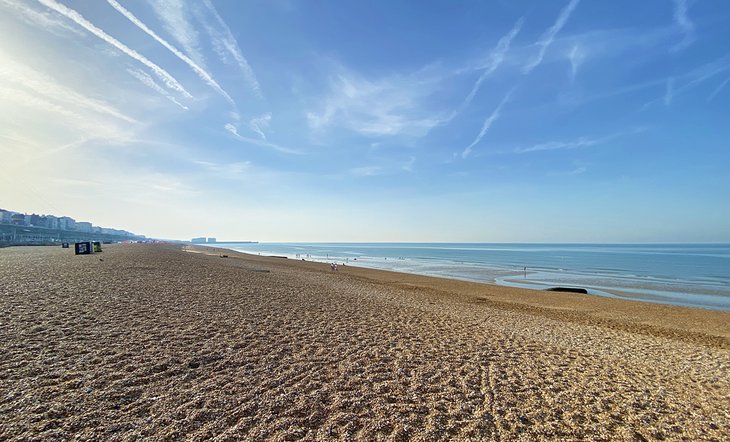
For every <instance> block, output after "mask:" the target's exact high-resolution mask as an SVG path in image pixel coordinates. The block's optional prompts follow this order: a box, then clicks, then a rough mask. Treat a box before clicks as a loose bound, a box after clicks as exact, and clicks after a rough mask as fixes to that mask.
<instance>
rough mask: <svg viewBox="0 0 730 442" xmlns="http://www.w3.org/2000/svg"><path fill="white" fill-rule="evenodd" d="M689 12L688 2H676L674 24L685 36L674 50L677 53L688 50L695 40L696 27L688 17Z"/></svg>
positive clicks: (680, 0)
mask: <svg viewBox="0 0 730 442" xmlns="http://www.w3.org/2000/svg"><path fill="white" fill-rule="evenodd" d="M687 10H688V5H687V0H674V23H675V24H676V25H677V27H678V28H679V29H680V30H681V31H682V33H683V34H684V38H683V39H682V41H681V42H679V43H678V44H677V45H676V46H674V47H673V48H672V50H673V51H675V52H676V51H679V50H682V49H684V48H686V47H687V46H689V45H690V44H692V41H693V40H694V30H695V25H694V23H693V22H692V20H690V18H689V16H688V15H687Z"/></svg>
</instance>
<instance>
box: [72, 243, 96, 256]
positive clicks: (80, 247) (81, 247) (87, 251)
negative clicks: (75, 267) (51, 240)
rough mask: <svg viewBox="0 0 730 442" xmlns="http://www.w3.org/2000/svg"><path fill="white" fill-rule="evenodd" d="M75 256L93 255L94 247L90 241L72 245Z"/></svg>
mask: <svg viewBox="0 0 730 442" xmlns="http://www.w3.org/2000/svg"><path fill="white" fill-rule="evenodd" d="M74 246H75V250H76V254H77V255H91V254H92V253H94V245H93V244H91V241H82V242H77V243H75V244H74Z"/></svg>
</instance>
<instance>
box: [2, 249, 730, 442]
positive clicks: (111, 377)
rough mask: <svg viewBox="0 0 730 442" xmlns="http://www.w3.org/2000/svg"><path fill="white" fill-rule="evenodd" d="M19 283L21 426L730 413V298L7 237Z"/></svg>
mask: <svg viewBox="0 0 730 442" xmlns="http://www.w3.org/2000/svg"><path fill="white" fill-rule="evenodd" d="M191 252H192V253H191ZM222 255H227V258H223V257H222ZM0 287H2V288H3V294H2V296H0V311H3V312H5V314H4V316H3V317H2V318H0V352H1V353H2V354H3V356H4V357H3V358H0V398H2V401H0V439H3V440H9V441H16V440H17V441H20V440H28V439H43V440H71V439H80V440H132V439H145V440H180V439H219V440H308V441H313V440H325V439H326V440H332V439H334V440H374V439H375V440H513V439H525V440H566V439H567V440H608V439H611V440H615V439H619V440H653V439H657V440H658V439H670V440H721V439H723V438H725V437H726V436H727V435H726V429H727V428H729V427H730V416H728V414H727V413H726V412H725V410H727V408H728V407H727V406H728V397H730V376H728V373H730V313H726V312H717V311H709V310H704V309H696V308H684V307H675V306H666V305H655V304H647V303H642V302H636V301H624V300H616V299H609V298H601V297H596V296H590V295H580V294H574V293H557V292H542V291H534V290H524V289H517V288H509V287H502V286H497V285H487V284H481V283H473V282H466V281H458V280H450V279H443V278H434V277H427V276H419V275H410V274H403V273H394V272H388V271H381V270H372V269H364V268H356V267H352V266H345V267H340V268H339V270H338V271H337V272H334V271H332V270H331V269H330V268H329V266H328V265H327V264H323V263H315V262H309V261H304V262H303V261H295V260H290V259H280V258H267V257H261V256H257V255H247V254H243V253H240V252H234V251H229V250H227V249H216V248H210V247H201V246H182V245H171V244H115V245H110V246H108V247H105V248H104V252H103V253H101V254H95V255H78V256H77V255H74V254H73V251H72V250H69V249H61V248H60V247H37V248H27V247H18V248H6V249H1V250H0Z"/></svg>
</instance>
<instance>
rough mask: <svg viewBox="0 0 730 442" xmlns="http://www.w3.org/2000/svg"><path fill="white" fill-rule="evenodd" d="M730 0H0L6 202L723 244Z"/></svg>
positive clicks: (211, 229) (304, 224)
mask: <svg viewBox="0 0 730 442" xmlns="http://www.w3.org/2000/svg"><path fill="white" fill-rule="evenodd" d="M728 24H730V3H726V2H721V1H707V0H705V1H700V0H696V1H692V0H686V1H682V0H675V1H673V0H649V1H644V2H635V1H613V2H603V1H600V2H599V1H588V0H583V1H579V0H568V1H565V0H561V1H532V2H528V1H505V0H501V1H463V2H453V1H430V2H396V1H390V0H388V1H368V2H364V1H363V2H355V1H319V2H297V1H288V0H272V1H263V0H256V1H254V0H251V1H233V0H230V1H223V0H220V1H212V0H211V1H208V0H205V1H192V0H191V1H184V0H150V1H131V0H98V1H97V0H94V1H92V0H86V1H81V0H78V1H69V0H0V158H2V162H1V164H2V166H1V169H2V171H1V172H0V207H4V208H8V209H12V210H19V211H28V212H39V213H52V214H57V215H69V216H73V217H75V218H77V219H84V220H89V221H91V222H93V223H95V224H98V225H103V226H109V227H117V228H125V229H129V230H132V231H135V232H139V233H143V234H147V235H149V236H155V237H164V238H189V237H192V236H198V235H207V236H217V237H218V238H219V239H239V240H243V239H252V240H259V241H465V242H466V241H474V242H477V241H485V242H490V241H495V242H498V241H512V242H529V241H531V242H543V241H544V242H574V241H575V242H683V241H702V242H704V241H708V242H730V221H728V220H730V198H728V193H729V192H728V189H730V173H728V164H730V153H729V148H730V145H729V143H730V141H729V140H730V46H728V44H727V42H728V41H730V27H729V26H728Z"/></svg>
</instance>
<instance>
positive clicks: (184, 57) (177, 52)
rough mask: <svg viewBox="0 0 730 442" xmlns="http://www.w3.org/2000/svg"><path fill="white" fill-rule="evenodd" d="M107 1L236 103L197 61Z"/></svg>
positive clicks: (118, 6)
mask: <svg viewBox="0 0 730 442" xmlns="http://www.w3.org/2000/svg"><path fill="white" fill-rule="evenodd" d="M106 1H107V3H109V4H110V5H111V7H112V8H114V9H116V10H117V11H118V12H119V13H120V14H122V15H123V16H125V17H126V18H127V19H128V20H129V21H131V22H132V23H134V24H135V25H136V26H137V27H138V28H140V29H141V30H143V31H144V32H145V33H147V35H149V36H150V37H152V38H154V39H155V40H156V41H157V42H158V43H159V44H161V45H162V46H164V47H165V48H167V50H169V51H170V52H172V53H173V54H175V56H176V57H177V58H179V59H180V60H182V61H183V62H185V63H186V64H187V65H188V66H190V68H191V69H192V70H193V71H194V72H195V73H196V74H198V76H199V77H200V78H201V79H202V80H203V81H204V82H206V83H207V84H208V85H209V86H210V87H212V88H213V89H215V91H216V92H218V93H219V94H221V95H222V96H223V98H225V99H226V101H228V102H229V103H231V104H232V105H233V106H235V105H236V104H235V103H234V102H233V99H232V98H231V96H230V95H228V93H227V92H226V91H224V90H223V88H222V87H220V85H219V84H218V83H217V82H216V81H215V80H214V79H213V77H212V76H211V75H210V74H209V73H207V72H206V71H205V70H204V69H203V68H201V67H200V66H199V65H198V64H197V63H195V62H194V61H193V60H192V59H191V58H190V57H188V56H187V55H185V54H184V53H182V52H181V51H180V50H178V49H177V48H176V47H174V46H173V45H171V44H170V43H168V42H167V41H165V40H164V39H163V38H162V37H160V36H159V35H157V33H155V31H153V30H152V29H150V28H149V27H148V26H147V25H145V24H144V23H143V22H142V21H141V20H140V19H138V18H137V17H136V16H135V15H134V14H132V12H130V11H129V10H128V9H126V8H124V6H122V5H120V4H119V2H117V0H106Z"/></svg>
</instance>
